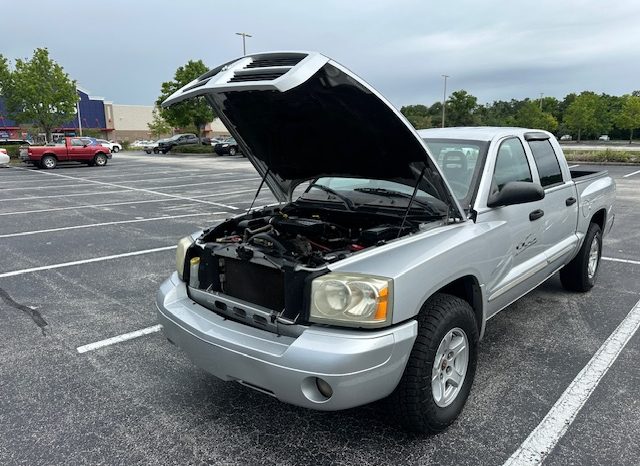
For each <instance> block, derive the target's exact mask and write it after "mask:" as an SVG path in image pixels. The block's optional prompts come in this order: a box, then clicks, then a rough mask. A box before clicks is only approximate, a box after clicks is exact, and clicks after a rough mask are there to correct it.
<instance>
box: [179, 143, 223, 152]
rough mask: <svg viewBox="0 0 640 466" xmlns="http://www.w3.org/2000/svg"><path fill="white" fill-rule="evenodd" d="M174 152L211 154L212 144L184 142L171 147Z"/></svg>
mask: <svg viewBox="0 0 640 466" xmlns="http://www.w3.org/2000/svg"><path fill="white" fill-rule="evenodd" d="M171 152H173V153H174V154H213V146H211V145H210V144H209V145H206V146H205V145H202V144H186V145H184V146H176V147H174V148H173V149H171Z"/></svg>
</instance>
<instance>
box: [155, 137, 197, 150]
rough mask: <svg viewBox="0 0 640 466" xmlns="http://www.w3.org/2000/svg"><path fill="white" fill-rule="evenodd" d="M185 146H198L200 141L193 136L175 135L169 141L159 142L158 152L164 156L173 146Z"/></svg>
mask: <svg viewBox="0 0 640 466" xmlns="http://www.w3.org/2000/svg"><path fill="white" fill-rule="evenodd" d="M186 144H200V140H199V139H198V136H196V135H195V134H176V135H175V136H173V137H170V138H169V139H164V140H162V141H160V142H159V143H158V151H159V152H162V153H163V154H166V153H167V152H169V151H170V150H171V149H173V148H174V147H175V146H184V145H186Z"/></svg>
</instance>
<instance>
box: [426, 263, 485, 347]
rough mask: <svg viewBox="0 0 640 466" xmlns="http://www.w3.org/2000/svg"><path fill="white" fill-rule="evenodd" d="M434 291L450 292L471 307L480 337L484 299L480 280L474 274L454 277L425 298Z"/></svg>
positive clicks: (481, 333) (482, 327) (482, 328)
mask: <svg viewBox="0 0 640 466" xmlns="http://www.w3.org/2000/svg"><path fill="white" fill-rule="evenodd" d="M436 293H446V294H450V295H453V296H456V297H458V298H460V299H462V300H463V301H466V302H467V303H468V304H469V305H470V306H471V309H473V315H474V317H475V319H476V325H477V326H478V334H479V335H480V337H481V338H482V335H483V333H484V300H483V297H482V288H481V286H480V282H479V281H478V279H477V278H476V277H475V276H473V275H464V276H462V277H459V278H456V279H455V280H453V281H451V282H449V283H447V284H446V285H444V286H442V287H440V288H439V289H438V290H436V291H435V292H434V293H432V294H431V295H430V296H429V298H427V300H428V299H430V298H431V297H432V296H433V295H435V294H436ZM425 302H426V301H425Z"/></svg>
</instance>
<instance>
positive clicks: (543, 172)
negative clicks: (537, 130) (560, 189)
mask: <svg viewBox="0 0 640 466" xmlns="http://www.w3.org/2000/svg"><path fill="white" fill-rule="evenodd" d="M529 147H531V152H532V154H533V159H534V160H535V161H536V166H537V167H538V174H539V175H540V184H541V185H542V187H547V186H553V185H556V184H560V183H562V172H561V171H560V164H559V163H558V157H556V153H555V151H554V150H553V147H552V146H551V143H550V142H549V140H548V139H545V140H543V141H529Z"/></svg>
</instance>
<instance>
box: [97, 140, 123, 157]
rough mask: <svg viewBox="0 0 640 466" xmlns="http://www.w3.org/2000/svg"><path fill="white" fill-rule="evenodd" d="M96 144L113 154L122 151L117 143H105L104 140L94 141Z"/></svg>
mask: <svg viewBox="0 0 640 466" xmlns="http://www.w3.org/2000/svg"><path fill="white" fill-rule="evenodd" d="M96 142H97V143H98V144H100V145H101V146H104V147H108V148H109V150H110V151H111V152H113V153H114V154H115V153H117V152H120V151H121V150H122V146H121V145H120V144H118V143H117V142H113V141H107V140H106V139H96Z"/></svg>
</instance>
